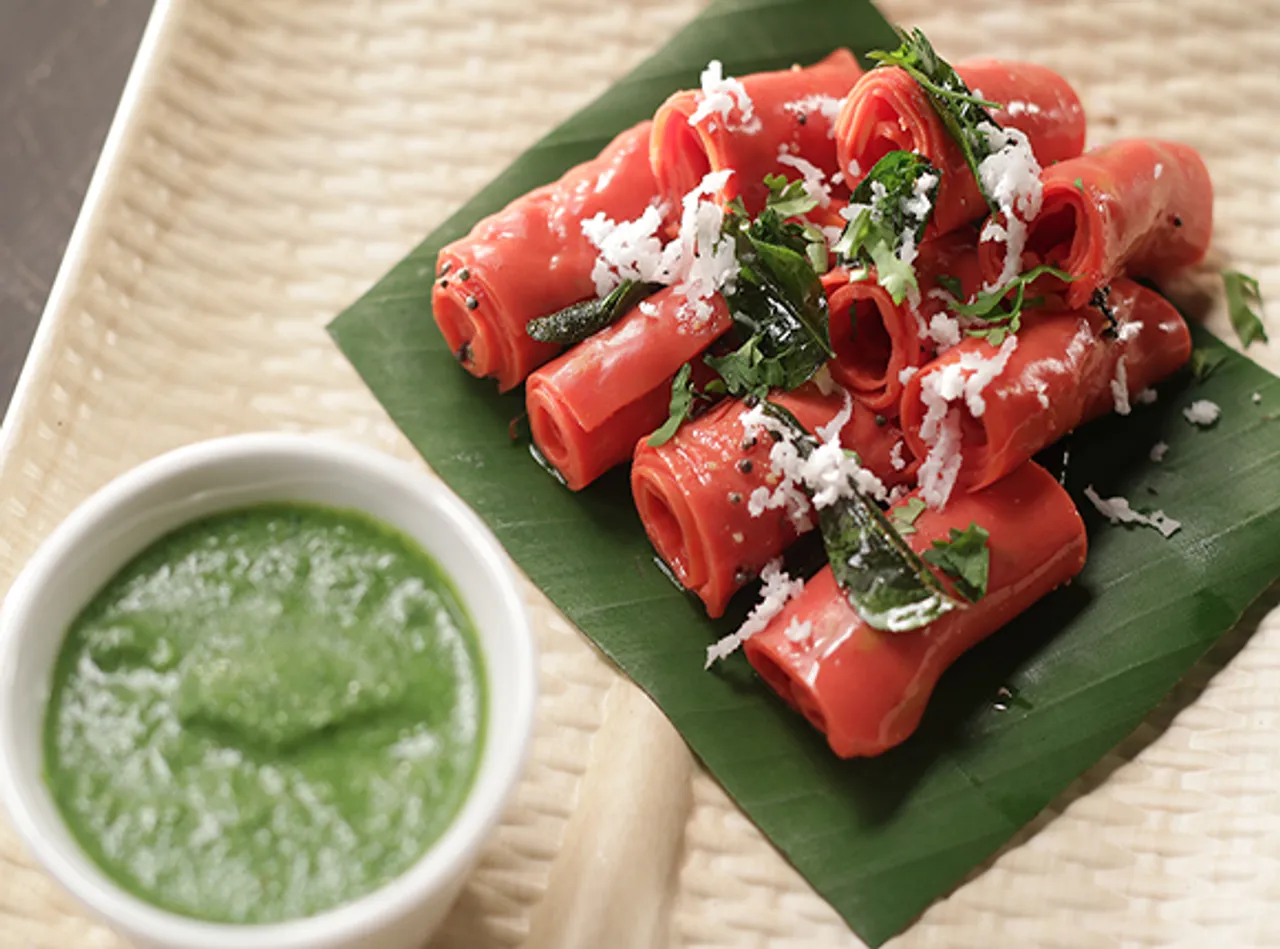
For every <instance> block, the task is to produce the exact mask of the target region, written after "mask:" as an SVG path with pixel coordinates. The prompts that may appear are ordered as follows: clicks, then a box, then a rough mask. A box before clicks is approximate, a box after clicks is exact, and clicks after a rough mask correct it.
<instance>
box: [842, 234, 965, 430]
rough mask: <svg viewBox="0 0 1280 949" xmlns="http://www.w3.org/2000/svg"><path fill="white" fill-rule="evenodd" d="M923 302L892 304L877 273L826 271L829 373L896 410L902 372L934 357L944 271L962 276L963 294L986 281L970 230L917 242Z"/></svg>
mask: <svg viewBox="0 0 1280 949" xmlns="http://www.w3.org/2000/svg"><path fill="white" fill-rule="evenodd" d="M915 267H916V280H917V281H918V283H919V285H920V295H921V300H920V306H919V310H918V312H913V310H912V308H911V305H910V303H908V302H907V301H906V300H904V301H903V302H902V303H894V302H893V297H892V296H891V295H890V294H889V292H888V291H887V290H885V289H884V288H883V287H882V286H880V285H879V284H878V283H877V282H876V280H875V276H874V272H873V274H872V275H871V276H870V277H869V279H863V280H854V281H851V280H850V279H849V272H848V271H847V270H844V269H843V268H838V269H836V270H832V271H830V272H829V273H827V274H825V275H824V276H823V278H822V285H823V288H824V289H825V290H826V292H827V303H828V307H829V310H830V324H829V325H830V334H831V348H832V350H833V351H834V352H835V359H833V360H832V361H831V363H830V369H831V376H832V378H834V379H835V380H836V382H838V383H840V384H841V385H842V386H844V387H845V388H847V389H848V390H849V391H850V392H852V393H853V395H854V397H855V398H856V399H858V401H860V402H861V403H862V404H863V405H865V406H866V407H867V408H869V409H873V410H875V411H877V412H890V413H891V414H896V413H897V410H898V403H899V402H900V401H901V398H902V386H903V381H902V378H903V373H904V371H906V373H907V375H908V376H909V375H910V370H913V369H919V368H920V367H921V366H923V365H924V364H925V363H926V362H927V361H928V360H929V359H931V358H932V356H933V350H934V346H935V342H934V340H933V339H932V337H930V335H929V321H930V320H931V319H932V317H933V316H934V315H935V314H937V313H940V312H942V311H943V310H944V309H946V299H947V298H946V297H945V296H939V294H938V293H937V292H936V291H937V290H938V289H939V287H938V282H937V278H938V277H939V276H949V277H953V278H955V279H956V280H958V281H960V286H961V289H962V291H963V293H964V294H965V299H968V295H970V294H973V293H975V292H976V291H977V290H978V289H979V288H980V287H981V284H982V276H981V273H980V270H979V266H978V253H977V250H976V248H975V235H974V234H973V232H972V231H971V230H967V229H966V230H964V231H953V232H951V233H950V234H947V235H944V236H943V237H939V238H935V239H934V240H927V241H925V242H924V243H923V244H921V245H920V252H919V256H918V257H917V258H916V262H915Z"/></svg>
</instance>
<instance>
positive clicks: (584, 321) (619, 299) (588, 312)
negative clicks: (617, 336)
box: [525, 280, 659, 346]
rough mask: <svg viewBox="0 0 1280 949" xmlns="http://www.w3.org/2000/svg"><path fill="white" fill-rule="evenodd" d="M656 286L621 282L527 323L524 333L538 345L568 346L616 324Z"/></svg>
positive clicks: (630, 281) (627, 281) (637, 282)
mask: <svg viewBox="0 0 1280 949" xmlns="http://www.w3.org/2000/svg"><path fill="white" fill-rule="evenodd" d="M658 286H659V285H658V284H656V283H641V282H640V281H638V280H624V281H622V283H620V284H618V285H617V286H616V287H614V288H613V290H612V291H610V292H609V293H607V294H606V295H604V296H603V297H599V298H598V299H595V300H584V301H582V302H581V303H575V304H573V305H572V306H567V307H565V308H564V309H563V310H559V311H557V312H555V313H552V314H551V315H550V316H540V317H538V318H537V319H535V320H530V321H529V322H528V323H527V324H526V325H525V332H526V333H528V334H529V336H530V337H531V338H533V339H536V340H537V341H538V342H540V343H559V344H560V345H562V346H572V345H574V344H575V343H580V342H582V341H583V340H584V339H586V338H587V337H589V336H593V335H595V334H596V333H598V332H600V331H601V330H602V329H604V328H605V327H606V326H609V325H611V324H613V323H616V322H617V321H618V320H620V319H621V318H622V317H623V316H625V315H626V314H627V313H628V312H630V310H631V308H632V307H634V306H635V305H636V304H637V303H639V302H640V301H641V300H643V299H644V298H645V297H647V296H649V294H651V293H653V292H654V291H656V290H657V289H658Z"/></svg>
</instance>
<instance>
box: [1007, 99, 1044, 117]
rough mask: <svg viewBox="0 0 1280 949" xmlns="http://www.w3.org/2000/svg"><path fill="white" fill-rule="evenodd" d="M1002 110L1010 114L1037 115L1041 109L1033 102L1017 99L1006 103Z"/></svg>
mask: <svg viewBox="0 0 1280 949" xmlns="http://www.w3.org/2000/svg"><path fill="white" fill-rule="evenodd" d="M1004 110H1005V111H1006V112H1008V113H1009V114H1010V115H1039V114H1040V112H1041V111H1042V110H1041V108H1040V106H1038V105H1036V104H1035V103H1034V102H1022V101H1020V100H1018V99H1014V100H1013V101H1012V102H1008V103H1006V104H1005V107H1004Z"/></svg>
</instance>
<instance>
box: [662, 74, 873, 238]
mask: <svg viewBox="0 0 1280 949" xmlns="http://www.w3.org/2000/svg"><path fill="white" fill-rule="evenodd" d="M718 68H719V63H712V65H711V66H710V67H709V68H708V69H709V71H708V73H705V74H704V75H703V89H702V90H689V91H685V92H677V93H676V94H675V95H673V96H671V97H670V98H669V99H667V101H666V102H664V103H663V104H662V106H661V107H660V108H659V109H658V112H657V114H656V115H655V116H654V120H653V123H654V125H653V143H652V146H651V152H650V155H651V161H652V165H653V174H654V177H655V178H656V179H657V182H658V193H659V194H660V195H661V196H662V198H663V200H665V201H667V202H669V203H671V204H672V206H676V207H678V206H679V203H680V199H681V198H682V197H683V196H684V195H686V194H688V193H689V192H690V191H691V190H693V189H694V188H695V187H697V185H698V183H699V182H701V181H702V179H703V177H704V176H705V175H707V174H708V173H710V172H716V171H723V170H725V169H732V170H733V174H732V175H731V176H730V177H729V180H728V182H727V183H726V184H725V185H724V187H723V188H722V189H721V190H720V192H719V194H718V198H719V199H720V200H721V201H730V200H732V199H733V198H735V197H741V198H742V201H743V204H744V205H745V206H746V209H747V213H748V214H753V215H754V214H758V213H759V212H760V211H761V209H763V207H764V203H765V198H767V197H768V195H769V189H768V187H767V186H766V185H765V184H764V178H765V175H771V174H783V175H786V176H787V177H788V178H795V177H797V172H799V173H800V175H799V176H801V177H803V176H804V169H805V166H806V165H807V166H809V167H811V168H813V169H815V170H816V171H817V172H820V173H821V174H822V176H823V178H824V179H825V180H826V182H828V183H830V178H831V176H832V175H833V174H834V173H835V172H836V170H837V166H836V146H835V140H834V138H833V137H832V136H833V132H834V127H833V123H834V120H835V115H836V112H837V111H838V109H839V106H840V101H841V100H842V99H843V98H844V97H845V95H846V94H847V93H848V92H849V90H850V89H851V88H852V87H853V84H854V83H855V82H856V81H857V79H858V77H859V76H860V75H862V69H861V67H860V66H859V65H858V61H857V60H856V59H855V58H854V56H853V54H852V53H851V52H849V51H848V50H847V49H838V50H836V51H835V52H833V53H831V54H830V55H829V56H827V57H826V58H825V59H823V60H822V61H821V62H819V63H816V64H815V65H813V66H810V67H808V68H806V69H801V68H798V67H797V68H794V69H782V70H778V71H776V72H763V73H754V74H752V75H749V76H742V77H740V78H739V79H736V80H735V79H724V78H723V77H722V76H719V75H718V74H713V73H712V71H713V70H718ZM837 190H839V189H838V188H837Z"/></svg>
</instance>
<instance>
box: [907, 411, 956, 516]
mask: <svg viewBox="0 0 1280 949" xmlns="http://www.w3.org/2000/svg"><path fill="white" fill-rule="evenodd" d="M960 446H961V438H960V412H959V411H958V410H957V409H951V410H950V411H947V412H946V414H945V415H944V416H943V418H942V419H941V420H940V421H939V422H938V423H937V424H936V425H935V426H934V439H933V442H932V444H930V445H929V453H928V454H927V455H925V456H924V461H922V462H921V463H920V471H919V474H918V477H919V479H920V497H921V498H922V499H923V500H924V503H925V504H927V505H929V507H931V508H935V509H937V508H941V507H943V506H945V505H946V503H947V501H948V500H949V499H950V498H951V492H952V491H954V490H955V486H956V478H958V477H959V475H960V466H961V465H962V464H964V456H963V454H961V451H960Z"/></svg>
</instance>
